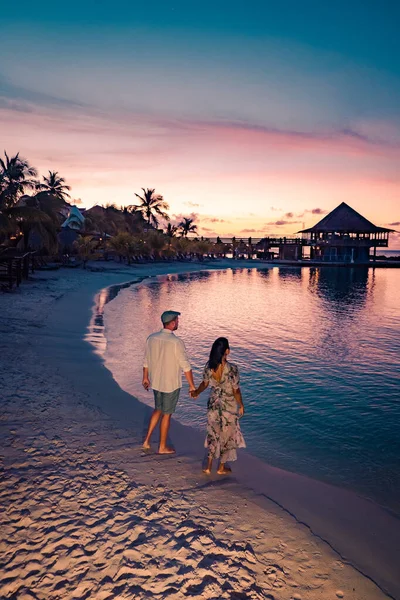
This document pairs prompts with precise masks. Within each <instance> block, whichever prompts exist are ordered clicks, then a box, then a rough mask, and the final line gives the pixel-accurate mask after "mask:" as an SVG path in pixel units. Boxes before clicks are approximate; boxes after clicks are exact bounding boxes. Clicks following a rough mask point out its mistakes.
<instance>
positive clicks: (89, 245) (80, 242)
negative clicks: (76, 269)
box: [74, 235, 97, 269]
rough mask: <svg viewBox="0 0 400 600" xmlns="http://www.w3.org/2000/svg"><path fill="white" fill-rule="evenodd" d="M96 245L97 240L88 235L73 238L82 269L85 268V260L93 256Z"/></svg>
mask: <svg viewBox="0 0 400 600" xmlns="http://www.w3.org/2000/svg"><path fill="white" fill-rule="evenodd" d="M96 245H97V242H96V241H95V240H93V239H92V236H90V235H85V236H82V237H80V238H78V239H77V240H75V242H74V246H75V248H76V250H77V251H78V256H79V257H80V258H81V259H82V262H83V268H84V269H86V264H87V261H88V260H90V259H91V258H93V257H94V250H95V248H96Z"/></svg>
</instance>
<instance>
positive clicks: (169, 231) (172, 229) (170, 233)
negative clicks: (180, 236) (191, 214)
mask: <svg viewBox="0 0 400 600" xmlns="http://www.w3.org/2000/svg"><path fill="white" fill-rule="evenodd" d="M177 231H178V226H177V225H172V223H168V225H167V227H166V229H165V235H166V236H167V237H168V238H170V240H172V238H173V237H175V234H176V232H177Z"/></svg>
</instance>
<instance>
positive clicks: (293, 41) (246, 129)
mask: <svg viewBox="0 0 400 600" xmlns="http://www.w3.org/2000/svg"><path fill="white" fill-rule="evenodd" d="M300 5H301V10H300V8H299V7H300ZM0 19H1V21H2V23H1V36H0V53H1V56H2V57H3V60H2V61H1V66H0V142H1V144H0V149H1V150H2V149H5V150H7V152H8V153H9V154H13V153H16V152H18V151H19V152H20V153H21V155H22V156H23V157H25V158H27V159H28V160H29V161H30V163H32V164H33V165H34V166H36V167H37V168H38V169H39V171H40V173H41V174H45V173H46V171H47V170H49V169H50V170H56V171H58V172H59V173H60V174H61V175H62V176H63V177H65V178H66V180H67V182H68V183H69V185H71V187H72V192H71V193H72V198H74V199H80V202H81V206H85V207H90V206H92V205H93V204H104V203H107V202H115V203H116V204H118V205H120V204H124V205H127V204H134V203H135V196H134V192H140V188H141V187H151V188H155V189H156V191H157V192H159V193H161V194H163V196H164V198H165V200H166V201H167V202H168V203H169V204H170V214H171V216H173V217H174V218H175V219H179V218H180V216H182V215H185V216H190V215H192V216H193V217H194V218H195V220H196V222H197V223H198V224H199V225H200V233H202V234H204V235H216V234H220V235H233V234H235V235H240V234H242V235H252V236H254V237H256V236H258V235H263V234H265V233H280V234H285V235H287V234H291V233H294V232H296V231H298V230H299V229H301V228H302V227H303V224H304V226H310V225H312V224H314V223H315V222H317V221H318V220H319V219H320V218H321V215H323V214H325V212H326V211H330V210H332V209H333V208H335V206H336V205H337V204H339V203H340V202H342V201H345V202H347V203H349V204H350V205H351V206H352V207H353V208H355V209H356V210H358V211H360V212H361V213H362V214H364V216H366V217H367V218H369V219H370V220H372V221H373V222H375V223H376V224H378V225H383V226H389V227H390V226H391V227H393V228H394V229H398V230H400V36H399V34H398V23H399V22H400V3H399V2H395V1H394V0H380V1H379V2H378V0H376V1H373V0H337V1H336V2H334V3H333V2H329V3H325V2H321V1H320V0H315V1H310V0H304V1H303V2H301V3H299V2H298V0H283V1H281V2H279V3H276V2H268V1H267V0H263V1H261V0H253V1H252V0H250V1H249V0H247V1H244V0H243V1H242V0H230V1H229V2H228V1H225V0H213V1H209V0H203V1H202V2H187V1H186V2H183V1H181V0H176V1H171V2H168V1H166V0H153V2H141V3H138V2H136V1H135V0H133V1H132V0H130V1H125V0H119V1H118V2H109V1H105V0H92V1H88V0H80V1H78V0H70V1H68V2H65V3H58V4H56V3H53V2H52V3H50V2H47V1H43V0H42V1H40V2H38V3H32V2H31V1H29V2H28V1H27V0H20V1H19V3H18V12H17V11H15V8H14V7H13V5H12V3H7V4H6V5H5V6H3V7H2V15H1V17H0ZM394 240H396V237H395V238H394ZM396 242H397V243H396V246H397V247H400V239H399V237H398V238H397V240H396Z"/></svg>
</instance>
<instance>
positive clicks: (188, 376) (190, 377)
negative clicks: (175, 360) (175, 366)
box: [184, 369, 196, 392]
mask: <svg viewBox="0 0 400 600" xmlns="http://www.w3.org/2000/svg"><path fill="white" fill-rule="evenodd" d="M184 373H185V377H186V379H187V382H188V384H189V390H190V391H191V392H194V390H195V389H196V386H195V385H194V381H193V373H192V369H190V371H184Z"/></svg>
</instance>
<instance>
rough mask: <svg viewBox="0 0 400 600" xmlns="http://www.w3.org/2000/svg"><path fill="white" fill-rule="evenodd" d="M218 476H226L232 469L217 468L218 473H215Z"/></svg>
mask: <svg viewBox="0 0 400 600" xmlns="http://www.w3.org/2000/svg"><path fill="white" fill-rule="evenodd" d="M217 473H218V475H228V473H232V469H231V468H230V467H227V466H224V467H222V469H221V467H218V471H217Z"/></svg>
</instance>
